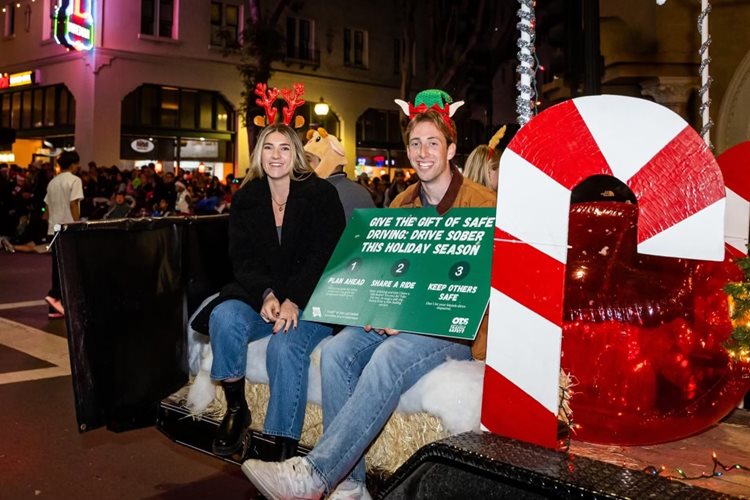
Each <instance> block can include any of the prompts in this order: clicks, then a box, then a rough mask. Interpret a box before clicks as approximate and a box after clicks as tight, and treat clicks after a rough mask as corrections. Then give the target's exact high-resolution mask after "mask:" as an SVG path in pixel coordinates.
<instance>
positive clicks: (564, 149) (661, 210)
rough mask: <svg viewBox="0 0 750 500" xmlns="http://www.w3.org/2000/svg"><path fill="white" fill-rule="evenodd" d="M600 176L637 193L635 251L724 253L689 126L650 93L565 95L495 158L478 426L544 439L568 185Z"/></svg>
mask: <svg viewBox="0 0 750 500" xmlns="http://www.w3.org/2000/svg"><path fill="white" fill-rule="evenodd" d="M596 174H604V175H610V176H613V177H616V178H618V179H619V180H621V181H622V182H624V183H626V184H627V185H628V187H629V188H630V189H631V190H632V191H633V193H634V194H635V196H636V197H637V199H638V205H639V221H638V250H639V252H641V253H646V254H651V255H662V256H671V257H685V258H691V259H704V260H723V258H724V247H723V239H724V204H725V194H724V186H723V182H722V177H721V173H720V171H719V167H718V165H717V164H716V161H715V160H714V157H713V155H712V154H711V151H710V150H709V149H708V148H707V146H706V145H705V144H704V142H703V141H702V140H701V138H700V137H699V136H698V134H697V133H696V132H695V131H694V130H693V129H691V128H690V126H689V125H688V124H687V123H686V122H685V121H684V120H683V119H682V118H680V117H679V116H678V115H676V114H675V113H673V112H672V111H670V110H669V109H667V108H665V107H662V106H660V105H657V104H654V103H653V102H650V101H646V100H642V99H636V98H630V97H622V96H593V97H582V98H578V99H575V100H571V101H566V102H564V103H562V104H560V105H558V106H554V107H552V108H550V109H548V110H547V111H545V112H543V113H541V114H540V115H538V116H537V117H536V118H534V119H533V120H531V122H529V123H528V125H526V126H525V127H523V128H522V129H521V130H520V131H519V133H518V134H517V135H516V137H515V138H514V139H513V141H512V142H511V143H510V145H509V147H508V149H507V150H506V151H505V153H504V154H503V156H502V159H501V164H500V179H499V185H498V204H497V216H496V219H495V220H496V228H495V246H494V257H493V269H492V291H491V295H490V323H489V328H490V329H489V337H488V342H487V364H486V369H485V382H484V384H485V385H484V396H483V403H482V426H483V427H484V428H485V429H486V430H489V431H491V432H494V433H498V434H503V435H506V436H509V437H513V438H516V439H521V440H525V441H530V442H534V443H537V444H541V445H544V446H550V447H555V446H556V443H557V413H558V387H559V372H560V344H561V339H562V317H563V299H564V296H563V295H564V287H565V263H566V259H567V248H568V215H569V209H570V195H571V190H572V189H573V188H574V187H575V186H577V185H578V184H579V183H580V182H581V181H583V180H585V179H586V178H588V177H590V176H592V175H596Z"/></svg>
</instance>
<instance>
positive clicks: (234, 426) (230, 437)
mask: <svg viewBox="0 0 750 500" xmlns="http://www.w3.org/2000/svg"><path fill="white" fill-rule="evenodd" d="M221 386H222V387H223V388H224V395H225V396H226V399H227V412H226V413H225V414H224V418H223V419H222V421H221V425H219V430H218V431H217V432H216V437H215V438H214V442H213V452H214V453H215V454H217V455H219V456H222V457H227V456H229V455H232V454H233V453H236V452H238V451H239V450H240V448H242V436H243V435H244V434H245V429H247V427H248V426H249V425H250V422H251V420H252V418H251V417H250V410H249V409H248V408H247V401H245V379H244V377H243V378H241V379H239V380H237V381H235V382H225V381H222V382H221Z"/></svg>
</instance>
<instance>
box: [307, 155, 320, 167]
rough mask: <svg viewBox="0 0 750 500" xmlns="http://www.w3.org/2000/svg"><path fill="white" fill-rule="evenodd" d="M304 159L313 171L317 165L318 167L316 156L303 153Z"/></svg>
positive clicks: (318, 160)
mask: <svg viewBox="0 0 750 500" xmlns="http://www.w3.org/2000/svg"><path fill="white" fill-rule="evenodd" d="M305 158H307V163H309V164H310V166H311V167H312V168H314V169H315V168H318V165H320V158H318V155H314V154H312V153H309V152H307V151H305Z"/></svg>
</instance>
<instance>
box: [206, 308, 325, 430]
mask: <svg viewBox="0 0 750 500" xmlns="http://www.w3.org/2000/svg"><path fill="white" fill-rule="evenodd" d="M299 313H300V316H301V315H302V310H300V311H299ZM208 328H209V332H210V333H211V335H210V339H211V350H212V351H213V355H214V361H213V364H212V365H211V378H212V379H214V380H225V379H228V378H240V377H244V376H245V370H246V365H247V344H248V343H250V342H253V341H255V340H260V339H262V338H264V337H268V336H269V335H272V334H273V331H272V329H273V323H266V322H265V321H263V319H261V317H260V314H258V313H257V312H256V311H255V310H254V309H253V308H252V307H250V306H249V305H247V304H245V303H244V302H241V301H239V300H227V301H225V302H222V303H221V304H219V305H218V306H216V308H214V310H213V311H211V316H210V318H209V321H208ZM330 334H331V328H330V327H328V326H325V325H320V324H318V323H312V322H309V321H300V322H299V324H298V326H297V329H296V330H293V329H290V330H289V332H288V333H284V332H283V331H281V332H279V333H277V334H275V335H273V336H272V337H271V339H270V340H269V342H268V350H267V352H266V370H267V371H268V378H269V382H268V385H269V389H270V392H271V396H270V399H269V401H268V409H267V411H266V420H265V423H264V425H263V432H265V433H266V434H270V435H272V436H283V437H288V438H293V439H299V438H300V434H301V433H302V423H303V421H304V419H305V405H306V404H307V373H308V369H309V367H310V353H311V352H312V351H313V349H315V346H316V345H318V343H319V342H320V341H321V340H323V339H324V338H325V337H327V336H328V335H330Z"/></svg>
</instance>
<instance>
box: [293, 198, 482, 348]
mask: <svg viewBox="0 0 750 500" xmlns="http://www.w3.org/2000/svg"><path fill="white" fill-rule="evenodd" d="M494 229H495V209H494V208H454V209H452V210H450V211H449V212H448V213H447V214H445V215H443V216H439V215H437V212H436V211H435V210H434V209H426V208H417V209H406V208H395V209H387V210H383V209H367V210H355V211H354V215H353V216H352V219H351V221H349V225H348V226H347V227H346V230H345V231H344V234H343V235H342V236H341V239H340V240H339V243H338V245H337V246H336V250H335V251H334V252H333V255H332V256H331V259H330V261H329V262H328V266H327V267H326V269H325V271H324V272H323V276H322V277H321V278H320V281H319V282H318V286H317V287H316V288H315V292H314V293H313V295H312V297H311V298H310V301H309V302H308V304H307V307H306V308H305V311H304V314H303V315H302V319H304V320H307V321H318V322H321V323H334V324H340V325H352V326H365V325H372V326H373V327H375V328H394V329H396V330H400V331H407V332H414V333H422V334H427V335H437V336H441V337H451V338H457V339H468V340H473V339H474V337H475V336H476V334H477V330H478V328H479V324H480V323H481V322H482V317H483V315H484V312H485V310H486V308H487V303H488V301H489V296H490V269H491V265H492V247H493V235H494Z"/></svg>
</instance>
